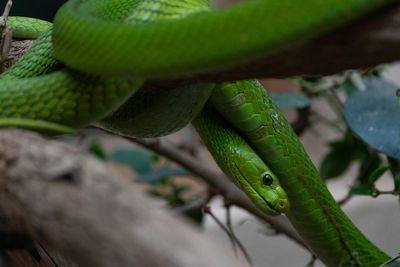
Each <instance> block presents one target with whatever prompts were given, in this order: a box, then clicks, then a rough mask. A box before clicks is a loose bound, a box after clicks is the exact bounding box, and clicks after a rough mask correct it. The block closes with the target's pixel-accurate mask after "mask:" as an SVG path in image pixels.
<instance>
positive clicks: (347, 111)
mask: <svg viewBox="0 0 400 267" xmlns="http://www.w3.org/2000/svg"><path fill="white" fill-rule="evenodd" d="M363 81H364V83H365V85H366V87H367V90H365V91H357V92H355V93H353V94H351V95H350V96H349V97H348V99H347V101H346V103H345V106H344V115H345V118H346V120H347V122H348V124H349V125H350V127H351V128H352V129H353V131H354V132H355V133H357V135H359V136H360V137H361V139H363V140H364V141H365V142H366V143H368V144H369V145H370V146H371V147H373V148H375V149H377V150H379V151H381V152H383V153H385V154H386V155H389V156H391V157H393V158H396V159H400V102H399V101H398V100H397V97H396V88H397V87H396V86H395V85H393V84H391V83H389V82H387V81H385V80H383V79H382V78H365V79H364V80H363Z"/></svg>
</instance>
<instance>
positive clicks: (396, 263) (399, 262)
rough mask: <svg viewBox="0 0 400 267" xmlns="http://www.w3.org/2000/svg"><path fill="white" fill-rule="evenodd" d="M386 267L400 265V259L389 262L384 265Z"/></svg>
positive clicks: (397, 266)
mask: <svg viewBox="0 0 400 267" xmlns="http://www.w3.org/2000/svg"><path fill="white" fill-rule="evenodd" d="M383 266H384V267H400V261H394V262H391V263H389V264H385V265H383Z"/></svg>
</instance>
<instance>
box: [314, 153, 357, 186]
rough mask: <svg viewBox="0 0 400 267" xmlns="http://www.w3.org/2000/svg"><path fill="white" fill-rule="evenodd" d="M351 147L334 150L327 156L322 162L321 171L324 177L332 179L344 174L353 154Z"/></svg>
mask: <svg viewBox="0 0 400 267" xmlns="http://www.w3.org/2000/svg"><path fill="white" fill-rule="evenodd" d="M348 152H351V151H350V149H348V150H334V151H331V152H330V153H329V154H327V155H326V156H325V158H324V159H323V161H322V163H321V167H320V173H321V176H322V177H323V178H324V179H331V178H334V177H338V176H340V175H341V174H343V173H344V172H345V171H346V170H347V168H348V167H349V165H350V163H351V161H352V159H353V156H352V153H348Z"/></svg>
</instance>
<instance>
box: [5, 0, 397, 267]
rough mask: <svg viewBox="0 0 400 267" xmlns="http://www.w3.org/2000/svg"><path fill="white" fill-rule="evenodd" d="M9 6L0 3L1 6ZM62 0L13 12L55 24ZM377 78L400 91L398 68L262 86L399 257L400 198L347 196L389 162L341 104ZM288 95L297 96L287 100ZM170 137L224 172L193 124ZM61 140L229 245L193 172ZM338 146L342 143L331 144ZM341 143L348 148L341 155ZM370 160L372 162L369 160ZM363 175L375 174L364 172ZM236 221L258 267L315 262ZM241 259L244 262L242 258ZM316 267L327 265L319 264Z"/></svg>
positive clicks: (265, 231)
mask: <svg viewBox="0 0 400 267" xmlns="http://www.w3.org/2000/svg"><path fill="white" fill-rule="evenodd" d="M5 2H6V1H5V0H1V6H4V4H5ZM63 2H65V1H62V0H34V1H32V0H17V1H14V5H13V8H12V14H13V15H20V16H31V17H37V18H42V19H45V20H49V21H52V19H53V17H54V14H55V12H56V10H57V8H58V7H59V6H60V5H61V4H62V3H63ZM231 3H232V1H228V0H224V1H216V2H215V5H216V6H222V5H226V4H231ZM377 73H379V74H381V75H383V76H384V77H385V78H386V79H387V80H388V81H390V82H392V83H393V86H394V87H399V86H400V66H399V65H396V64H392V65H386V66H384V67H383V68H378V69H373V70H369V71H368V72H361V73H356V75H353V74H349V73H347V74H343V75H340V76H337V77H330V78H328V79H320V78H310V79H304V78H299V79H293V80H291V81H287V80H273V79H266V80H263V81H262V83H263V84H264V86H265V87H266V89H267V90H268V92H273V93H277V94H276V95H275V96H274V97H275V98H274V99H275V100H276V102H277V104H278V105H281V107H282V109H284V113H285V115H286V116H287V118H288V120H289V121H291V122H296V121H298V118H297V116H304V113H306V117H305V119H306V120H307V121H308V124H307V125H306V126H305V127H304V129H301V140H302V142H303V144H304V146H305V148H306V150H307V152H308V153H309V155H310V156H311V158H312V160H313V162H314V163H315V165H316V166H317V167H318V168H320V170H321V173H322V174H323V177H324V178H325V179H326V181H327V185H328V188H329V189H330V191H331V192H332V194H333V195H334V197H335V198H336V199H337V200H338V201H340V200H344V199H345V200H347V201H344V204H343V206H342V207H343V210H344V211H345V212H346V214H347V215H348V216H349V217H350V218H351V220H352V221H353V222H354V223H355V224H356V225H357V226H358V227H359V228H360V230H361V231H362V232H363V233H364V234H365V235H366V236H367V237H368V238H369V239H370V240H371V241H372V242H373V243H375V244H376V245H377V246H378V247H380V248H382V249H383V250H384V251H385V252H386V253H388V254H389V255H392V256H394V255H396V254H397V253H399V251H400V243H399V241H398V240H400V231H398V226H399V225H400V216H399V215H400V210H399V198H398V197H395V196H393V195H391V194H382V195H379V196H378V197H376V198H374V197H372V196H371V195H370V194H369V193H368V192H362V190H361V191H360V190H359V191H358V192H356V191H354V190H353V194H352V196H351V197H349V191H350V188H351V187H352V188H357V186H358V185H359V183H360V181H362V179H364V178H365V177H366V176H368V175H371V173H372V172H373V171H374V170H375V169H376V168H379V166H385V165H387V164H388V162H387V159H386V157H385V156H383V155H382V154H379V153H377V152H376V151H375V150H373V149H370V147H369V146H368V145H366V144H364V143H362V142H361V143H360V141H359V140H358V139H357V138H356V137H354V136H352V135H351V136H350V137H349V136H348V135H347V133H348V126H347V125H346V122H345V120H344V118H343V103H344V101H345V99H346V95H347V93H348V90H349V87H351V86H353V87H357V86H359V85H357V77H359V78H361V79H362V78H365V77H371V76H372V77H375V76H376V75H377ZM354 77H356V78H354ZM346 90H347V91H346ZM282 92H290V93H291V94H286V95H285V94H283V95H282V94H280V93H282ZM285 103H286V104H285ZM287 103H289V104H287ZM301 118H303V117H300V119H301ZM303 119H304V118H303ZM166 139H167V140H168V142H171V143H172V144H175V145H176V146H177V147H179V148H181V149H182V151H183V152H184V153H189V154H191V155H193V156H195V157H196V158H198V159H199V162H200V163H201V164H204V165H205V166H207V167H209V168H212V169H213V170H215V171H216V172H218V171H219V170H218V167H217V166H216V165H215V163H214V162H213V160H212V158H211V156H210V155H209V154H208V152H207V151H206V150H205V149H204V148H203V146H202V144H201V140H200V139H199V138H198V137H197V135H196V133H195V131H194V130H193V129H192V128H191V127H190V126H189V127H186V128H185V129H184V130H182V131H180V132H178V133H176V134H173V135H171V136H168V137H166ZM63 141H65V142H69V143H74V144H76V145H77V146H79V147H80V148H81V149H82V150H83V151H87V152H88V153H92V154H93V155H95V156H97V157H99V159H101V160H104V161H105V162H106V164H108V165H109V166H110V167H112V168H115V169H117V170H118V171H119V172H120V173H121V174H122V175H123V176H124V177H126V178H127V179H130V180H132V182H138V179H139V182H138V185H139V186H141V187H143V190H146V191H147V192H149V194H151V195H153V196H155V197H157V198H159V199H160V205H165V206H168V207H170V208H172V209H175V210H180V211H182V213H183V214H185V215H187V216H188V218H190V219H191V220H193V221H194V222H195V223H197V224H198V225H199V226H200V227H202V229H204V231H205V232H206V233H208V234H211V235H213V236H215V237H216V238H219V239H223V240H225V241H226V243H227V245H230V241H229V238H228V237H227V235H226V233H225V232H224V231H223V230H222V229H221V228H220V227H219V226H218V224H217V223H216V222H215V220H214V219H212V218H211V217H210V216H204V215H203V214H202V213H201V205H200V204H201V202H199V199H203V198H204V195H205V194H206V193H207V186H206V185H205V184H204V183H203V182H202V181H201V180H200V179H197V178H196V177H193V176H192V175H191V174H190V172H188V171H187V170H185V169H183V168H181V167H180V166H178V165H176V164H175V163H173V162H171V161H169V160H168V159H166V158H164V157H162V156H158V155H156V154H154V153H153V152H151V151H147V150H145V149H143V148H141V147H139V146H137V145H135V144H132V143H131V142H128V141H126V140H123V139H121V138H118V137H114V136H111V135H108V134H105V133H103V132H101V131H98V130H94V129H89V130H86V131H84V132H83V133H81V134H80V135H79V136H77V137H68V138H64V139H63ZM332 142H334V144H336V145H332ZM341 144H346V145H348V146H346V147H347V148H346V149H342V148H343V146H340V145H341ZM349 144H350V145H349ZM338 147H340V148H338ZM355 151H356V152H357V155H356V156H354V155H353V154H354V153H355ZM360 151H361V152H360ZM349 155H353V156H350V157H349ZM368 157H369V158H370V161H368V160H365V158H368ZM365 169H369V170H368V171H366V172H364V171H365ZM363 172H364V173H363ZM362 176H363V177H364V178H363V177H362ZM375 185H376V187H377V188H378V189H379V190H380V191H384V192H386V191H391V190H393V177H392V175H391V173H390V172H389V171H387V172H385V173H384V174H383V176H382V177H380V178H379V179H378V180H377V182H376V183H375ZM210 205H211V210H212V212H213V213H214V214H215V216H216V217H218V218H219V219H220V220H221V221H222V222H225V220H226V209H225V207H224V203H223V201H222V200H221V199H220V198H214V199H213V200H212V201H211V203H210ZM231 216H232V225H233V229H234V232H235V234H236V236H237V237H238V238H239V239H240V241H241V242H242V243H243V245H244V246H245V248H246V250H247V251H248V253H249V255H250V257H251V259H252V261H253V263H254V265H255V266H265V267H267V266H306V265H307V264H308V263H309V262H310V260H311V255H310V253H309V252H308V251H306V250H304V249H303V248H302V247H300V246H298V245H297V244H295V243H294V242H293V241H292V240H289V239H288V238H287V237H285V236H284V235H276V234H275V232H274V230H273V229H271V228H269V227H268V226H267V225H265V224H264V223H261V222H260V221H258V220H257V219H256V218H254V217H253V216H251V215H249V214H248V213H246V212H245V211H243V210H241V209H238V208H232V209H231ZM238 254H239V257H242V256H241V253H240V252H238ZM315 266H323V265H322V264H321V263H320V262H318V261H317V262H316V265H315Z"/></svg>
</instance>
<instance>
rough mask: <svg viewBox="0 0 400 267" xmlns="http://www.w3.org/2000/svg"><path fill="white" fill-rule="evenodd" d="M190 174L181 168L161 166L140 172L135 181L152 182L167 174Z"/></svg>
mask: <svg viewBox="0 0 400 267" xmlns="http://www.w3.org/2000/svg"><path fill="white" fill-rule="evenodd" d="M188 175H192V173H191V172H188V171H187V170H185V169H183V168H162V169H158V170H153V171H150V172H147V173H142V174H141V175H140V176H139V177H138V179H136V180H135V182H138V183H154V182H157V181H158V180H160V179H162V178H164V177H168V176H188Z"/></svg>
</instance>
